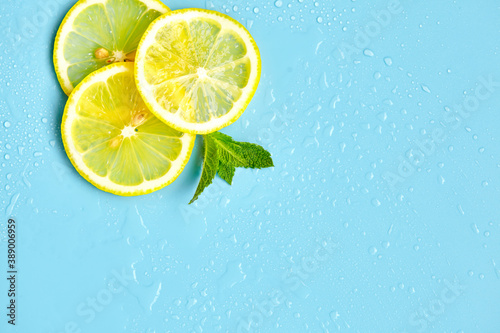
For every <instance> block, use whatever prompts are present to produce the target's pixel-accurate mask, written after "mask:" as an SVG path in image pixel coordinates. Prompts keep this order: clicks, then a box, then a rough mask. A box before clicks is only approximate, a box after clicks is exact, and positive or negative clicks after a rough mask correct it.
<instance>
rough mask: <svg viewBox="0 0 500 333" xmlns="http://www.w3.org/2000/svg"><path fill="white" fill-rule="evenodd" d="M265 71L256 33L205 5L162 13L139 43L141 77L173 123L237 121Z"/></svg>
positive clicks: (209, 127) (193, 125)
mask: <svg viewBox="0 0 500 333" xmlns="http://www.w3.org/2000/svg"><path fill="white" fill-rule="evenodd" d="M260 71H261V61H260V54H259V49H258V48H257V45H256V44H255V41H254V40H253V38H252V36H251V35H250V33H249V32H248V31H247V30H246V29H245V28H244V27H243V26H242V25H241V24H240V23H238V22H237V21H235V20H233V19H232V18H230V17H229V16H226V15H224V14H220V13H218V12H213V11H209V10H203V9H184V10H177V11H172V12H169V13H167V14H164V15H162V16H160V17H159V18H158V19H156V20H155V21H154V22H153V23H151V25H150V26H149V28H148V29H147V30H146V32H145V33H144V35H143V37H142V39H141V41H140V43H139V46H138V48H137V54H136V61H135V75H136V83H137V88H138V90H139V92H140V93H141V95H142V97H143V99H144V101H145V102H146V104H147V105H148V107H149V108H150V110H151V111H152V112H153V113H154V114H155V115H156V116H157V117H158V118H160V119H161V120H163V121H164V122H165V123H167V124H168V125H170V126H171V127H173V128H175V129H177V130H179V131H183V132H188V133H196V134H206V133H211V132H214V131H217V130H219V129H221V128H223V127H225V126H228V125H230V124H232V123H233V122H234V121H236V119H238V118H239V117H240V116H241V114H242V113H243V111H244V110H245V108H246V107H247V106H248V103H250V100H251V99H252V96H253V95H254V93H255V91H256V90H257V85H258V84H259V79H260Z"/></svg>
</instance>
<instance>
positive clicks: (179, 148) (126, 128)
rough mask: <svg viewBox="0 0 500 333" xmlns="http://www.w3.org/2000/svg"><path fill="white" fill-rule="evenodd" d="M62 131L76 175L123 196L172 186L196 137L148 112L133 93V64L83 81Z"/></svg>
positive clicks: (67, 110)
mask: <svg viewBox="0 0 500 333" xmlns="http://www.w3.org/2000/svg"><path fill="white" fill-rule="evenodd" d="M61 131H62V138H63V143H64V148H65V149H66V153H67V154H68V157H69V158H70V160H71V162H72V163H73V165H74V167H75V168H76V170H77V171H78V172H79V173H80V175H82V176H83V177H84V178H85V179H87V180H88V181H89V182H91V183H92V184H94V185H95V186H96V187H98V188H99V189H101V190H104V191H106V192H111V193H114V194H118V195H124V196H131V195H140V194H146V193H150V192H153V191H155V190H158V189H160V188H162V187H164V186H167V185H168V184H170V183H171V182H173V181H174V180H175V179H176V178H177V176H178V175H179V174H180V173H181V171H182V169H183V168H184V166H185V165H186V163H187V162H188V160H189V156H190V155H191V151H192V149H193V145H194V141H195V137H196V136H195V135H192V134H187V133H181V132H179V131H177V130H175V129H173V128H170V127H168V126H167V125H165V124H164V123H163V122H161V121H160V120H159V119H158V118H156V117H155V116H154V115H153V114H152V113H151V112H149V110H148V108H147V106H146V104H144V102H143V100H142V99H141V96H140V95H139V93H138V92H137V89H136V86H135V82H134V66H133V64H132V63H116V64H112V65H110V66H106V67H104V68H101V69H100V70H98V71H96V72H94V73H92V74H90V75H89V76H87V77H86V78H85V79H84V80H83V81H82V82H81V83H80V84H79V85H78V86H77V87H76V88H75V89H74V91H73V93H72V94H71V95H70V97H69V99H68V102H67V104H66V108H65V109H64V116H63V120H62V126H61Z"/></svg>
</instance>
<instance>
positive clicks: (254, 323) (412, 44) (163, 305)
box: [0, 0, 500, 333]
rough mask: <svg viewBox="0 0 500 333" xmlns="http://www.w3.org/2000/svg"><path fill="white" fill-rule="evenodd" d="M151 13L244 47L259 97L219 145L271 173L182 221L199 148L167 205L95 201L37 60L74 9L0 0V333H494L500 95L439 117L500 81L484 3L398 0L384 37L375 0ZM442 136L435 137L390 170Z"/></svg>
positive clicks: (244, 177) (381, 6)
mask: <svg viewBox="0 0 500 333" xmlns="http://www.w3.org/2000/svg"><path fill="white" fill-rule="evenodd" d="M165 3H166V4H167V5H168V6H169V7H171V8H172V9H180V8H186V7H200V8H209V9H214V10H218V11H221V12H225V13H227V14H228V15H230V16H232V17H233V18H235V19H237V20H238V21H240V22H241V23H243V24H244V25H245V26H246V27H247V28H248V29H249V31H250V32H251V33H252V35H253V36H254V38H255V40H256V41H257V43H258V45H259V47H260V50H261V53H262V63H263V72H262V78H261V83H260V85H259V88H258V91H257V93H256V95H255V97H254V99H253V101H252V103H251V104H250V106H249V107H248V109H247V111H246V112H245V113H244V114H243V116H242V117H241V118H240V119H239V121H238V122H236V123H235V124H234V125H231V126H229V127H227V128H225V129H224V130H223V132H225V133H228V134H230V135H233V137H234V138H235V139H236V140H240V141H250V142H255V143H259V144H261V145H262V146H264V147H265V148H266V149H268V150H269V151H271V152H272V155H273V159H274V164H275V167H274V168H272V169H265V170H260V171H252V170H237V172H236V175H235V180H234V184H233V185H232V186H229V185H227V184H225V183H224V182H223V181H221V180H220V179H217V180H216V181H215V183H214V185H212V186H211V187H210V189H209V191H206V192H205V193H204V194H203V196H202V197H201V198H200V199H199V200H198V202H197V203H195V204H193V205H191V206H188V205H187V203H188V201H189V200H190V198H191V196H192V194H193V192H194V190H195V187H196V185H197V181H198V179H199V176H200V167H201V156H200V152H201V151H200V145H199V143H200V140H199V138H198V143H197V147H196V150H195V151H194V153H193V155H192V157H191V160H190V162H189V164H188V165H187V167H186V169H185V171H184V172H183V173H182V175H181V176H180V177H179V178H178V180H177V181H175V182H174V183H173V184H172V185H170V186H168V187H167V188H165V189H163V190H160V191H158V192H156V193H153V194H150V195H146V196H141V197H133V198H123V197H118V196H114V195H112V194H108V193H105V192H102V191H99V190H98V189H96V188H94V187H93V186H92V185H90V184H89V183H87V182H86V181H85V180H84V179H83V178H82V177H81V176H79V174H78V173H77V172H76V171H75V170H74V169H73V167H72V165H71V163H70V162H69V160H68V158H67V157H66V154H65V152H64V149H63V146H62V142H61V136H60V122H61V117H62V112H63V107H64V104H65V101H66V96H65V95H64V93H63V92H62V90H61V89H60V88H59V85H58V82H57V79H56V76H55V74H54V69H53V65H52V60H51V59H52V48H53V40H54V37H55V33H56V31H57V28H58V26H59V24H60V22H61V21H62V18H63V17H64V15H65V13H66V11H67V10H68V9H69V8H70V7H71V6H72V5H73V1H66V0H50V1H36V0H27V1H13V0H2V2H1V4H0V18H1V19H0V28H1V30H0V31H1V37H0V49H1V52H0V72H1V75H0V78H1V83H0V97H1V98H0V109H1V114H0V191H1V192H0V193H1V194H0V201H1V206H2V207H1V211H0V213H1V214H2V219H1V221H0V241H1V242H0V244H1V246H0V249H1V251H0V258H1V259H0V270H1V274H0V302H1V307H0V308H1V309H3V310H1V311H0V312H1V316H0V318H1V319H0V331H1V332H23V333H25V332H37V333H38V332H43V333H45V332H47V333H62V332H98V333H99V332H148V333H152V332H156V333H158V332H481V333H490V332H491V333H494V332H499V331H500V319H499V318H500V213H499V210H498V207H499V199H500V193H499V189H500V186H499V185H500V131H499V125H500V115H499V112H498V110H499V106H500V86H498V85H497V86H495V87H494V88H492V89H491V91H490V93H489V95H488V97H487V98H483V99H481V100H480V101H479V105H477V106H478V108H477V110H476V111H474V112H472V113H471V114H470V116H469V117H461V116H459V114H457V113H453V112H455V111H456V110H458V109H457V106H460V105H463V104H464V103H466V101H467V102H470V101H473V100H474V99H470V98H469V97H471V96H472V97H474V95H475V91H476V89H480V91H481V92H485V90H484V89H483V88H484V87H483V85H482V83H481V82H482V80H486V81H488V80H493V81H495V82H498V81H500V67H499V64H500V54H499V51H500V50H499V45H500V20H499V15H500V6H499V4H498V1H495V0H482V1H451V0H443V1H432V2H425V3H420V2H416V1H406V0H401V4H400V7H398V6H396V7H397V8H402V11H401V12H397V13H394V14H391V16H390V18H389V20H388V22H387V24H385V23H384V25H385V26H382V25H381V24H378V23H376V22H377V21H376V20H375V18H374V16H373V15H372V11H381V10H387V9H388V6H389V3H390V1H382V0H380V1H360V0H357V1H355V0H352V1H347V0H338V1H320V0H318V1H316V2H314V1H311V0H278V1H276V2H275V1H258V2H257V1H219V0H214V1H207V2H205V1H168V2H165ZM377 26H378V28H379V29H378V30H377ZM366 28H372V29H373V30H371V37H370V36H369V37H368V39H366V38H365V40H364V41H362V43H361V42H360V39H359V37H360V36H362V35H361V32H363V31H366ZM365 36H366V34H365ZM346 51H348V52H346ZM342 54H343V56H342ZM490 88H491V87H490ZM481 89H482V90H481ZM436 128H440V129H441V130H442V131H443V135H444V136H445V139H444V140H443V142H439V143H437V142H434V144H435V148H434V151H432V152H431V153H429V154H427V155H426V156H425V157H424V158H423V159H422V158H421V159H420V160H419V163H418V168H416V170H414V172H410V171H411V170H410V171H409V170H407V169H404V168H403V169H401V165H402V163H403V162H401V161H402V160H405V159H406V160H408V158H407V156H408V155H411V149H414V150H413V152H415V151H418V150H416V148H415V147H417V146H416V145H417V141H420V142H422V141H425V140H430V139H429V138H430V137H431V135H432V132H433V131H434V130H435V129H436ZM420 157H421V156H420ZM398 168H399V169H400V170H399V171H401V172H402V173H403V174H404V173H405V172H406V174H404V177H402V176H401V173H400V172H399V171H398ZM390 173H392V174H390ZM387 175H393V176H394V175H397V176H398V177H401V178H397V179H398V181H397V182H395V183H394V182H392V183H391V182H388V181H387V180H386V179H385V178H387ZM384 176H385V178H384ZM8 217H14V218H15V220H16V222H17V224H18V230H17V232H18V244H17V245H18V249H19V253H18V269H19V274H18V291H19V293H18V299H17V302H18V318H17V325H16V327H15V328H13V327H10V325H7V323H6V321H7V317H6V315H5V313H6V309H5V307H6V306H7V301H8V299H7V296H6V291H7V289H8V288H7V281H6V279H5V277H4V274H5V275H6V273H4V272H5V271H6V251H7V250H6V249H7V234H6V226H7V219H8ZM322 245H323V247H321V246H322ZM315 258H316V259H315ZM318 258H320V259H321V260H319V259H318ZM116 275H118V276H120V279H117V278H116ZM450 286H453V287H451V288H450ZM110 289H112V290H113V291H114V293H112V292H111V291H110ZM92 302H96V304H95V307H94V308H92V306H91V305H90V304H91V303H92Z"/></svg>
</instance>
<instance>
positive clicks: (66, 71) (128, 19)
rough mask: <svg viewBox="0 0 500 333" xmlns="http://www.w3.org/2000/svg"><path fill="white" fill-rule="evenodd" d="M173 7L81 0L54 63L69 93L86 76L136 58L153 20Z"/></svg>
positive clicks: (63, 29) (62, 31)
mask: <svg viewBox="0 0 500 333" xmlns="http://www.w3.org/2000/svg"><path fill="white" fill-rule="evenodd" d="M168 11H169V9H168V7H167V6H165V5H164V4H163V3H161V2H160V1H158V0H80V1H78V2H77V3H76V4H75V5H74V6H73V8H71V9H70V11H69V12H68V13H67V14H66V16H65V17H64V20H63V21H62V23H61V26H60V27H59V30H58V31H57V36H56V40H55V43H54V67H55V70H56V74H57V78H58V80H59V83H60V84H61V87H62V89H63V90H64V92H65V93H66V94H67V95H69V94H70V93H71V91H72V90H73V88H74V87H76V85H77V84H78V83H80V81H81V80H83V78H85V77H86V76H87V75H88V74H90V73H92V72H93V71H95V70H97V69H99V68H101V67H104V66H106V65H109V64H111V63H114V62H122V61H134V57H135V51H136V49H137V44H139V41H140V39H141V37H142V34H143V33H144V31H146V29H147V27H148V26H149V24H150V23H151V22H152V21H153V20H154V19H156V18H157V17H158V16H160V15H161V14H163V13H166V12H168Z"/></svg>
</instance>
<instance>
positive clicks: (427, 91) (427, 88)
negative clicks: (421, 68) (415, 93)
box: [421, 84, 431, 94]
mask: <svg viewBox="0 0 500 333" xmlns="http://www.w3.org/2000/svg"><path fill="white" fill-rule="evenodd" d="M421 87H422V90H423V91H425V92H426V93H428V94H430V93H431V90H430V89H429V87H427V86H426V85H424V84H422V85H421Z"/></svg>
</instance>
